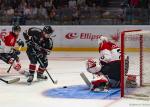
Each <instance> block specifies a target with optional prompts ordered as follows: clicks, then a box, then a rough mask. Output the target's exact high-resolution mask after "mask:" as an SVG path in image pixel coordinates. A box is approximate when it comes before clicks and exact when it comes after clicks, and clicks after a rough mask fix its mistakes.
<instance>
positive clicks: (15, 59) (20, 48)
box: [7, 46, 22, 73]
mask: <svg viewBox="0 0 150 107" xmlns="http://www.w3.org/2000/svg"><path fill="white" fill-rule="evenodd" d="M21 48H22V47H21V46H20V47H19V51H20V50H21ZM16 58H17V57H16ZM16 58H15V59H14V61H13V63H12V64H11V65H10V67H9V69H8V70H7V73H9V72H10V69H11V67H12V66H13V64H14V62H15V60H16Z"/></svg>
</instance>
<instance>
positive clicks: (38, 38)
mask: <svg viewBox="0 0 150 107" xmlns="http://www.w3.org/2000/svg"><path fill="white" fill-rule="evenodd" d="M52 33H53V29H52V28H51V26H45V27H44V28H43V29H39V28H36V27H32V28H29V29H28V30H27V31H25V32H24V33H23V36H24V38H25V40H26V43H27V51H26V53H27V56H28V58H29V60H30V65H29V73H30V75H29V78H28V80H27V82H28V83H31V82H32V81H33V79H34V73H35V71H36V64H37V62H38V63H39V67H38V69H37V79H44V80H46V79H47V76H45V75H43V73H44V71H45V70H46V68H47V66H48V59H47V55H48V54H49V53H50V51H51V50H52V48H53V41H52V39H51V35H52Z"/></svg>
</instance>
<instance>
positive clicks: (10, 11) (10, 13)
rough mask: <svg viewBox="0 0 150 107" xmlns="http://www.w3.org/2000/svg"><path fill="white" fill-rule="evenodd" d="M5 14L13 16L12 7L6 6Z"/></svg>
mask: <svg viewBox="0 0 150 107" xmlns="http://www.w3.org/2000/svg"><path fill="white" fill-rule="evenodd" d="M6 15H7V16H13V15H14V9H13V8H12V7H8V9H7V10H6Z"/></svg>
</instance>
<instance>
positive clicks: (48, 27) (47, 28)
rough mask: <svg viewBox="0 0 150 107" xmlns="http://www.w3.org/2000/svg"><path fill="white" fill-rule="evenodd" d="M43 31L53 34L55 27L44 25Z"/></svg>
mask: <svg viewBox="0 0 150 107" xmlns="http://www.w3.org/2000/svg"><path fill="white" fill-rule="evenodd" d="M43 32H45V33H46V34H51V33H53V29H52V27H51V26H44V28H43Z"/></svg>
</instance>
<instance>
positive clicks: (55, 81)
mask: <svg viewBox="0 0 150 107" xmlns="http://www.w3.org/2000/svg"><path fill="white" fill-rule="evenodd" d="M32 50H33V52H34V53H35V56H36V58H37V60H38V62H39V63H40V64H41V65H42V66H44V64H43V63H42V61H41V60H40V59H39V58H38V56H37V54H36V52H35V50H34V49H32ZM45 70H46V73H47V74H48V76H49V78H50V79H51V81H52V82H53V84H57V80H54V79H53V78H52V76H51V75H50V73H49V72H48V71H47V69H45Z"/></svg>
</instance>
